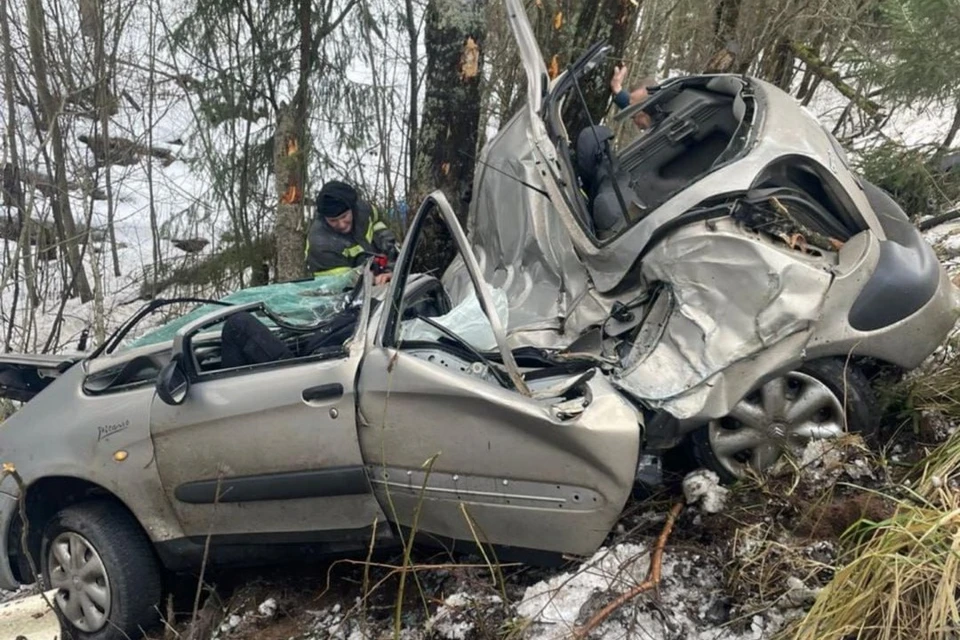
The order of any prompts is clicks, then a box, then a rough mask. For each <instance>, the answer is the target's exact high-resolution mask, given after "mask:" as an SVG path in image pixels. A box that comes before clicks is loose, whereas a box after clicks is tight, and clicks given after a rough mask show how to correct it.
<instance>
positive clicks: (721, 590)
mask: <svg viewBox="0 0 960 640" xmlns="http://www.w3.org/2000/svg"><path fill="white" fill-rule="evenodd" d="M649 563H650V554H649V551H648V546H647V545H640V544H635V543H623V544H618V545H616V546H614V547H611V548H601V549H600V550H599V551H597V552H596V553H595V554H594V555H593V557H592V558H590V559H589V560H588V561H587V562H585V563H583V564H582V565H580V567H578V568H577V569H576V571H573V572H568V573H563V574H560V575H557V576H554V577H552V578H550V579H549V580H546V581H543V582H539V583H537V584H535V585H533V586H531V587H529V588H528V589H527V591H526V593H525V594H524V597H523V600H522V601H521V602H520V603H519V604H518V605H517V606H516V612H517V614H518V615H520V616H522V617H523V618H526V619H527V620H529V621H530V622H531V626H530V627H529V628H528V635H526V636H525V637H527V638H529V640H561V639H562V638H569V637H571V634H572V632H573V631H574V630H575V629H576V628H577V626H580V625H583V624H585V623H586V622H587V620H589V619H590V618H591V617H592V616H593V615H594V614H596V613H597V611H599V610H600V609H601V608H602V607H603V606H605V605H606V604H607V603H608V602H609V601H611V600H612V596H617V595H620V594H622V593H625V592H626V591H629V590H630V589H631V588H633V587H635V586H637V585H639V584H641V583H642V582H643V581H644V580H645V579H646V574H647V570H648V568H649ZM722 575H723V568H722V566H720V564H719V563H718V562H717V561H716V559H714V558H711V557H709V556H706V555H703V554H700V553H696V552H687V551H683V550H679V551H678V550H674V549H671V550H670V551H669V552H667V553H666V554H665V556H664V560H663V573H662V578H661V584H660V588H659V590H658V592H657V593H656V594H651V593H648V594H641V595H640V596H638V597H637V598H636V599H635V600H634V601H632V602H630V603H627V604H625V605H624V606H623V607H621V608H620V609H618V610H617V611H615V612H614V613H613V614H612V615H611V616H610V617H609V618H608V619H607V621H605V622H604V623H602V624H601V625H600V626H599V627H597V629H596V630H595V631H593V633H592V635H591V637H596V638H608V639H611V640H616V639H619V638H645V639H649V640H681V639H689V640H759V639H760V638H769V637H770V636H771V635H772V634H773V633H775V632H776V631H778V630H779V629H781V628H782V626H783V624H784V622H785V621H786V620H788V619H792V618H793V617H795V616H796V615H799V613H801V612H799V611H795V610H793V609H791V608H787V609H786V610H778V609H776V608H774V609H771V610H769V611H767V612H766V613H765V614H763V615H759V614H758V615H754V616H751V617H750V618H749V619H746V620H740V621H737V622H738V624H737V625H736V626H737V627H741V630H739V631H737V630H734V628H733V627H734V625H733V624H730V625H728V624H727V621H726V620H725V619H724V618H725V616H724V615H723V614H722V613H721V611H722V610H723V609H724V606H725V602H724V601H725V597H726V596H725V593H726V589H725V587H724V584H723V582H722V579H721V576H722Z"/></svg>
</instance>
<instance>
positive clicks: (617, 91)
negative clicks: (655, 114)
mask: <svg viewBox="0 0 960 640" xmlns="http://www.w3.org/2000/svg"><path fill="white" fill-rule="evenodd" d="M626 77H627V67H626V65H624V66H621V67H615V68H614V69H613V77H612V78H610V92H611V93H612V94H613V103H614V104H615V105H617V107H619V108H620V109H621V110H622V109H626V108H627V107H629V106H630V105H634V104H637V103H638V102H642V101H643V100H646V99H647V96H648V95H649V94H648V93H647V85H650V84H653V78H645V79H644V80H643V84H642V85H641V86H639V87H637V88H636V89H634V90H633V91H627V90H626V89H624V88H623V80H624V78H626ZM633 124H635V125H637V127H638V128H639V129H640V130H643V129H646V128H647V127H649V126H650V116H649V114H647V113H646V112H645V111H638V112H637V113H635V114H633Z"/></svg>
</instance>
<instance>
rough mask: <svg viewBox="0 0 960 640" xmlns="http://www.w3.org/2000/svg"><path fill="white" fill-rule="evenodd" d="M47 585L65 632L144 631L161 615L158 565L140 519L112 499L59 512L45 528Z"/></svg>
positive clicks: (110, 634)
mask: <svg viewBox="0 0 960 640" xmlns="http://www.w3.org/2000/svg"><path fill="white" fill-rule="evenodd" d="M41 563H42V568H43V577H44V584H45V588H47V589H56V590H57V592H56V594H55V595H54V597H53V600H54V603H55V604H56V606H57V609H58V612H59V614H60V621H61V625H63V627H64V629H63V635H64V637H66V638H71V637H72V638H77V639H78V640H79V639H82V640H121V639H125V638H132V637H140V636H141V635H142V633H141V629H145V628H148V627H149V626H151V625H152V624H153V623H154V622H155V621H156V620H157V607H158V605H159V603H160V599H161V585H160V570H159V566H158V565H157V561H156V558H155V557H154V555H153V549H152V548H151V545H150V541H149V540H148V539H147V536H146V534H145V533H144V532H143V530H142V529H141V528H140V525H139V524H138V523H137V521H136V520H135V519H134V518H133V517H132V516H131V515H130V514H129V513H127V512H126V511H125V510H124V509H123V508H122V507H120V506H119V505H117V504H115V503H112V502H106V501H104V502H99V501H98V502H85V503H80V504H76V505H72V506H69V507H67V508H65V509H63V510H62V511H60V512H59V513H57V514H56V515H55V516H54V517H53V518H52V519H51V520H50V522H49V523H48V524H47V526H46V527H45V529H44V533H43V543H42V551H41Z"/></svg>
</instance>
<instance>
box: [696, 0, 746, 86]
mask: <svg viewBox="0 0 960 640" xmlns="http://www.w3.org/2000/svg"><path fill="white" fill-rule="evenodd" d="M740 3H741V0H718V2H717V4H716V7H715V9H714V23H713V39H714V43H715V45H714V46H715V47H716V50H715V51H714V53H713V55H712V56H710V60H709V61H708V62H707V64H706V67H705V68H704V70H703V72H704V73H727V72H732V71H733V69H734V66H735V65H738V64H739V65H740V66H741V68H742V67H743V65H744V64H745V63H747V64H749V60H747V61H744V60H742V59H740V60H738V59H737V58H738V57H741V53H742V51H741V46H740V43H739V42H737V24H738V23H739V22H740ZM745 70H746V69H744V71H745Z"/></svg>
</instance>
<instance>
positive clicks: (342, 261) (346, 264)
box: [306, 201, 388, 276]
mask: <svg viewBox="0 0 960 640" xmlns="http://www.w3.org/2000/svg"><path fill="white" fill-rule="evenodd" d="M361 230H362V233H360V231H361ZM387 230H388V228H387V225H386V224H384V223H383V221H382V220H380V216H379V214H378V212H377V210H376V209H374V208H373V207H371V206H370V205H369V204H367V203H366V202H363V201H357V204H356V207H355V208H354V210H353V230H352V232H351V233H337V232H336V231H334V230H333V229H331V228H330V225H328V224H327V223H326V221H325V220H323V218H315V219H314V221H313V222H312V223H311V224H310V232H309V233H308V234H307V247H306V259H307V269H308V270H309V271H310V272H311V273H313V274H314V275H315V276H318V275H335V274H337V273H342V272H344V271H347V270H349V269H352V268H354V267H357V266H359V265H360V264H361V263H363V261H364V259H365V257H366V256H365V255H364V252H368V253H377V252H378V248H377V242H376V240H377V238H376V236H377V234H378V232H380V231H387Z"/></svg>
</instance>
